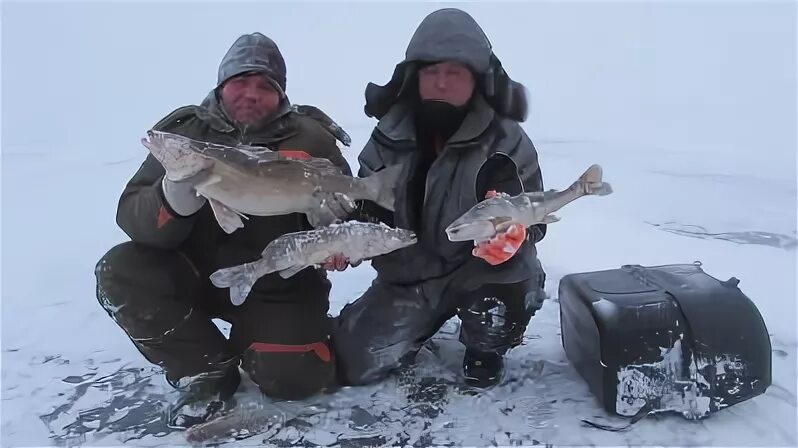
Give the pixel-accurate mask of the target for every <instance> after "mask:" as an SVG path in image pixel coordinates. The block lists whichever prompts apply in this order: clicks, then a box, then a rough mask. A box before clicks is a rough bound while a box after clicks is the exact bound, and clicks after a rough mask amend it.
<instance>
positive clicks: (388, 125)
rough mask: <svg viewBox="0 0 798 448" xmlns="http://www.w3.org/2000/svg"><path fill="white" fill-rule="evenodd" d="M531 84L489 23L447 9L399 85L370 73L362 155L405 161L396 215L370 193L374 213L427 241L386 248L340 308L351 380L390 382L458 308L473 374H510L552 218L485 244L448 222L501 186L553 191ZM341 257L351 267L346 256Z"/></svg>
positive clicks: (538, 291)
mask: <svg viewBox="0 0 798 448" xmlns="http://www.w3.org/2000/svg"><path fill="white" fill-rule="evenodd" d="M526 106H527V104H526V98H525V92H524V88H523V86H522V85H520V84H518V83H516V82H514V81H512V80H511V79H510V77H509V76H508V75H507V73H506V72H505V71H504V69H503V68H502V65H501V63H500V62H499V59H498V58H497V57H496V55H495V54H494V53H493V51H492V49H491V44H490V43H489V41H488V39H487V37H486V36H485V34H484V33H483V31H482V29H481V28H480V26H479V25H478V24H477V23H476V22H475V21H474V19H473V18H472V17H471V16H470V15H468V14H467V13H465V12H463V11H460V10H458V9H448V8H447V9H442V10H439V11H436V12H434V13H432V14H430V15H429V16H427V17H426V18H425V19H424V20H423V21H422V23H421V24H420V25H419V27H418V29H417V30H416V32H415V34H414V35H413V37H412V39H411V41H410V44H409V46H408V47H407V51H406V58H405V60H404V61H403V62H401V63H400V64H398V65H397V66H396V69H395V71H394V74H393V77H392V79H391V80H390V82H389V83H388V84H387V85H385V86H377V85H374V84H369V86H368V87H367V89H366V106H365V112H366V114H367V115H368V116H373V117H376V118H377V119H379V123H378V124H377V126H376V128H375V129H374V131H373V133H372V135H371V138H370V140H369V141H368V142H367V143H366V146H365V148H364V149H363V151H362V152H361V154H360V157H359V161H360V172H359V175H360V176H369V175H372V174H374V173H375V172H378V171H380V170H382V169H384V168H386V167H389V166H394V165H401V166H403V167H405V170H404V173H405V174H404V175H405V179H406V183H405V185H406V188H400V189H398V190H397V191H396V204H395V212H394V213H391V212H389V211H387V210H385V209H381V208H379V207H378V206H376V205H375V204H373V203H371V202H364V203H361V204H360V210H359V212H360V219H369V220H380V221H383V222H386V223H387V224H389V225H393V226H397V227H402V228H408V229H412V230H415V231H416V232H417V234H418V239H419V242H418V244H416V245H413V246H410V247H407V248H404V249H401V250H397V251H395V252H392V253H390V254H387V255H383V256H380V257H377V258H375V259H374V260H373V261H372V266H373V267H374V269H375V270H376V271H377V278H376V279H375V281H374V282H373V284H372V285H371V287H370V288H369V289H368V290H367V291H366V292H365V294H364V295H363V296H362V297H360V298H359V299H358V300H356V301H355V302H353V303H350V304H348V305H347V306H346V307H344V309H343V310H342V311H341V313H340V315H339V316H338V317H337V318H336V321H335V323H334V330H333V346H334V348H335V351H336V354H337V356H338V366H339V375H340V377H341V380H342V382H344V383H345V384H364V383H369V382H372V381H375V380H378V379H380V378H382V377H383V376H385V375H386V374H387V373H388V372H389V371H391V370H392V369H394V368H396V367H397V366H399V365H401V363H402V362H404V361H405V360H410V359H412V357H413V356H414V354H415V353H416V351H417V350H418V349H419V348H420V346H421V344H422V343H423V342H424V341H425V340H426V339H428V338H429V337H430V336H432V335H433V334H434V333H435V332H436V331H437V330H438V329H439V327H440V326H441V325H442V324H443V323H444V322H445V321H446V320H448V319H449V318H451V317H452V316H454V315H457V316H458V317H459V318H460V320H461V322H462V325H461V333H460V340H461V341H462V342H463V343H464V345H465V346H466V352H465V358H464V361H463V368H464V378H465V380H466V382H467V383H468V384H471V385H474V386H477V387H488V386H491V385H494V384H496V383H497V382H499V381H500V379H501V373H502V372H503V356H504V354H505V353H506V352H507V351H508V349H509V348H511V347H513V346H515V345H517V344H519V343H520V342H521V340H522V337H523V333H524V331H525V329H526V326H527V324H528V322H529V320H530V318H531V316H532V315H533V314H534V313H535V312H536V311H537V310H538V309H539V308H540V307H541V304H542V301H543V299H544V292H543V283H544V280H545V273H544V272H543V270H542V267H541V265H540V263H539V261H538V259H537V251H536V248H535V243H537V242H538V241H540V240H541V239H542V238H543V237H544V235H545V233H546V226H545V225H535V226H532V227H530V228H524V227H523V225H521V224H520V223H512V224H511V225H509V226H508V227H507V229H506V231H504V232H501V233H500V234H499V235H497V236H496V237H495V238H494V239H493V240H491V241H489V242H484V243H481V244H480V245H478V246H477V247H476V248H474V247H473V244H471V243H468V242H466V243H462V242H458V243H453V242H450V241H449V240H448V239H447V237H446V234H445V232H444V229H445V228H446V226H447V225H449V224H450V223H451V222H452V221H454V220H455V219H456V218H457V217H459V216H460V215H461V214H463V213H464V212H466V211H467V210H468V209H469V208H471V207H472V206H473V205H475V204H477V203H478V202H479V201H481V200H483V199H485V198H486V196H489V195H491V194H493V192H494V191H497V192H504V193H508V194H510V195H517V194H519V193H521V192H528V191H542V190H543V181H542V176H541V171H540V167H539V166H538V158H537V152H536V150H535V148H534V146H533V144H532V142H531V141H530V139H529V138H528V137H527V135H526V134H525V132H524V131H523V129H522V128H521V126H520V125H519V122H522V121H523V120H524V119H525V117H526ZM328 268H330V269H342V268H345V261H344V260H342V259H341V258H340V257H336V260H335V261H334V263H332V264H331V265H330V266H329V267H328Z"/></svg>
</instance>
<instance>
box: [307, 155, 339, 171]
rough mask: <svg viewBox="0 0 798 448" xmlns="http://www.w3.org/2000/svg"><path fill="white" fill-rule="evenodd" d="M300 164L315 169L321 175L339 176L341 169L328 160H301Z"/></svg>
mask: <svg viewBox="0 0 798 448" xmlns="http://www.w3.org/2000/svg"><path fill="white" fill-rule="evenodd" d="M301 162H302V163H304V164H305V165H309V166H311V167H313V168H315V169H317V170H318V171H319V172H320V173H321V174H322V175H339V176H340V175H341V174H343V173H342V172H341V168H339V167H338V166H337V165H336V164H334V163H332V162H331V161H330V160H328V159H324V158H316V157H313V158H311V159H309V160H302V161H301Z"/></svg>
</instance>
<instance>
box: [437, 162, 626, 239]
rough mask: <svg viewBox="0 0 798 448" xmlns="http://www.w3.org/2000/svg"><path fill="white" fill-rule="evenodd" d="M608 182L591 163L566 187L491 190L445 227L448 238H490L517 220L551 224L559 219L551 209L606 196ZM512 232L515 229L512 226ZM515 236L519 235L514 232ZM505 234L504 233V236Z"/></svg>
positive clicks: (503, 231)
mask: <svg viewBox="0 0 798 448" xmlns="http://www.w3.org/2000/svg"><path fill="white" fill-rule="evenodd" d="M611 193H612V186H611V185H610V184H609V183H607V182H604V181H603V178H602V169H601V166H599V165H591V166H590V167H589V168H588V169H587V170H586V171H585V172H584V173H583V174H582V175H581V176H579V178H578V179H577V180H576V181H575V182H573V183H572V184H571V186H569V187H568V188H566V189H565V190H562V191H558V190H548V191H531V192H525V193H521V194H519V195H517V196H510V195H508V194H501V193H499V194H493V195H489V196H488V198H487V199H485V200H483V201H482V202H480V203H478V204H476V205H475V206H473V207H471V209H470V210H468V211H467V212H465V213H464V214H463V215H462V216H460V217H459V218H457V219H456V220H454V222H452V223H451V224H449V226H448V227H447V228H446V235H447V236H448V237H449V241H469V240H472V241H474V242H476V243H480V242H482V241H485V240H491V239H492V238H495V237H498V236H499V235H500V234H502V233H505V234H506V232H508V231H509V227H511V226H512V225H514V224H516V223H518V224H521V227H523V228H526V227H529V226H532V225H535V224H551V223H554V222H557V221H559V219H560V218H559V217H557V216H556V215H554V212H556V211H558V210H560V209H561V208H562V207H564V206H565V205H567V204H569V203H571V202H572V201H574V200H576V199H578V198H581V197H583V196H606V195H609V194H611ZM514 232H518V230H515V231H514ZM514 234H515V235H516V236H515V238H517V237H518V236H521V235H520V234H518V233H514ZM505 238H506V236H505Z"/></svg>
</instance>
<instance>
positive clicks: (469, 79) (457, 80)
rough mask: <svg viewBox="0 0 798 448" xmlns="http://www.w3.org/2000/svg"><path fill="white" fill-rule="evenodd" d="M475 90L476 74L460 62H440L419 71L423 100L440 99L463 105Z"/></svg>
mask: <svg viewBox="0 0 798 448" xmlns="http://www.w3.org/2000/svg"><path fill="white" fill-rule="evenodd" d="M473 92H474V76H473V75H472V74H471V70H469V69H468V68H466V66H464V65H463V64H460V63H459V62H453V61H444V62H439V63H437V64H434V65H427V66H425V67H422V68H421V70H419V71H418V93H419V95H420V96H421V99H422V100H439V101H445V102H447V103H449V104H451V105H453V106H462V105H463V104H465V103H467V102H468V100H469V99H470V98H471V94H472V93H473Z"/></svg>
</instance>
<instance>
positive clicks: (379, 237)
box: [367, 223, 417, 253]
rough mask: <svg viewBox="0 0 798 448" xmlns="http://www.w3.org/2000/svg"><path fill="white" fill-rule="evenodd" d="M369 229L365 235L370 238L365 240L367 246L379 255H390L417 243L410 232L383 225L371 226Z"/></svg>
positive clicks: (414, 235) (414, 236)
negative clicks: (375, 250)
mask: <svg viewBox="0 0 798 448" xmlns="http://www.w3.org/2000/svg"><path fill="white" fill-rule="evenodd" d="M370 229H371V230H370V231H367V233H371V236H370V237H368V238H367V240H368V242H369V245H371V247H372V248H374V249H377V250H378V251H379V252H380V253H390V252H393V251H395V250H398V249H401V248H403V247H407V246H411V245H413V244H416V242H417V239H416V234H415V232H413V231H412V230H407V229H402V228H394V227H391V226H388V225H386V224H385V223H380V224H379V225H377V226H374V225H372V226H370ZM375 233H376V234H375Z"/></svg>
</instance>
